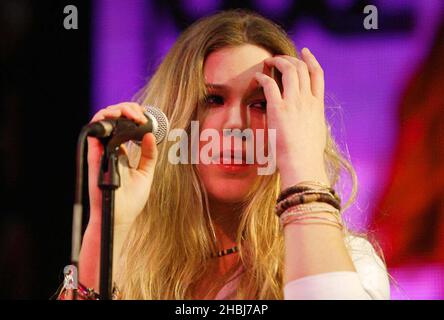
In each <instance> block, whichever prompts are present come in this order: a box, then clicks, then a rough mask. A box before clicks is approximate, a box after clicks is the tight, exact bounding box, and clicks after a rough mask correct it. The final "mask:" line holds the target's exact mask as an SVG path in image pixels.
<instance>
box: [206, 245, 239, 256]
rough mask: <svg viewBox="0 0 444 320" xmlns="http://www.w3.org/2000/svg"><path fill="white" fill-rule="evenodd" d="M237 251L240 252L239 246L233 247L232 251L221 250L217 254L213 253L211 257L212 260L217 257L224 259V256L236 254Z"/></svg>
mask: <svg viewBox="0 0 444 320" xmlns="http://www.w3.org/2000/svg"><path fill="white" fill-rule="evenodd" d="M237 251H239V248H238V247H237V246H234V247H232V248H230V249H225V250H220V251H218V252H216V253H215V254H214V253H213V254H212V255H211V257H212V258H215V257H217V258H220V257H223V256H227V255H229V254H232V253H235V252H237Z"/></svg>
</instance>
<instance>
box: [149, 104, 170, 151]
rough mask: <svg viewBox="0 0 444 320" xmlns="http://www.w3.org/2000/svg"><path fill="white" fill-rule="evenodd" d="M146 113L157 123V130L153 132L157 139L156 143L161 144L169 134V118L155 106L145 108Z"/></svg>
mask: <svg viewBox="0 0 444 320" xmlns="http://www.w3.org/2000/svg"><path fill="white" fill-rule="evenodd" d="M144 109H145V111H146V112H147V113H148V114H150V115H151V116H152V117H154V119H156V121H157V128H156V129H155V130H154V131H153V134H154V137H155V138H156V143H157V144H159V143H161V142H162V140H163V139H165V137H166V136H167V134H168V131H169V127H170V124H169V122H168V118H167V116H166V115H165V113H163V112H162V111H160V110H159V109H158V108H156V107H153V106H144Z"/></svg>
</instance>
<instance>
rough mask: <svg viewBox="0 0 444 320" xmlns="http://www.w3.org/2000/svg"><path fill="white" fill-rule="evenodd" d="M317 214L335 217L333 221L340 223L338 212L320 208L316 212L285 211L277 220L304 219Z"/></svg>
mask: <svg viewBox="0 0 444 320" xmlns="http://www.w3.org/2000/svg"><path fill="white" fill-rule="evenodd" d="M319 213H329V214H331V215H332V216H334V217H335V219H336V220H337V221H338V222H340V221H341V217H340V215H339V211H338V210H336V209H334V210H332V209H324V208H320V209H317V210H310V211H300V210H286V211H285V212H284V213H283V214H282V215H281V216H280V218H279V220H280V221H283V220H285V219H286V218H287V217H304V216H310V215H313V214H319Z"/></svg>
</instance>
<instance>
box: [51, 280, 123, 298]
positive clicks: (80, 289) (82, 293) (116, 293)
mask: <svg viewBox="0 0 444 320" xmlns="http://www.w3.org/2000/svg"><path fill="white" fill-rule="evenodd" d="M70 290H72V291H73V296H74V299H75V298H76V296H78V297H79V298H80V300H100V299H101V298H100V294H99V293H97V292H95V291H94V289H93V288H87V287H85V286H84V285H83V284H81V283H80V282H78V283H77V289H70ZM66 293H67V289H66V288H65V287H64V286H62V288H61V290H60V293H59V294H58V295H57V299H58V300H64V299H61V297H62V295H63V294H65V296H66ZM120 298H121V293H120V290H119V289H118V288H117V286H116V284H114V286H113V291H112V299H113V300H117V299H120Z"/></svg>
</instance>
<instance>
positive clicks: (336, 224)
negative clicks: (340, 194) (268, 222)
mask: <svg viewBox="0 0 444 320" xmlns="http://www.w3.org/2000/svg"><path fill="white" fill-rule="evenodd" d="M306 220H309V221H320V222H308V223H307V222H304V221H306ZM289 224H326V225H330V226H334V227H337V228H338V229H339V230H343V229H344V225H343V224H342V223H341V222H338V221H337V220H336V219H334V220H333V219H329V218H327V217H311V216H305V217H289V218H287V219H286V220H285V221H283V222H282V224H281V226H282V228H285V227H286V226H287V225H289Z"/></svg>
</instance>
